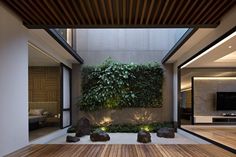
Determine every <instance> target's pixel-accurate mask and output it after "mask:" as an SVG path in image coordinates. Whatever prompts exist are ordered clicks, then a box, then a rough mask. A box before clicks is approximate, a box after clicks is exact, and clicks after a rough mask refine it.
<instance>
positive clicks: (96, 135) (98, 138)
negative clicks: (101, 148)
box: [90, 129, 110, 142]
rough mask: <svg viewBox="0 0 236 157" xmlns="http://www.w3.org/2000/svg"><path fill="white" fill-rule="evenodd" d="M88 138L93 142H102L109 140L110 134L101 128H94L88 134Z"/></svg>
mask: <svg viewBox="0 0 236 157" xmlns="http://www.w3.org/2000/svg"><path fill="white" fill-rule="evenodd" d="M90 140H91V141H93V142H104V141H109V140H110V136H109V135H108V134H107V133H106V132H105V131H102V130H101V129H96V130H95V131H94V132H93V133H91V134H90Z"/></svg>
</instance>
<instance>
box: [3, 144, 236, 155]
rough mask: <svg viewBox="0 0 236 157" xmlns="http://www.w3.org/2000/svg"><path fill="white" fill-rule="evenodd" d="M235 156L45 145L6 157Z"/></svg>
mask: <svg viewBox="0 0 236 157" xmlns="http://www.w3.org/2000/svg"><path fill="white" fill-rule="evenodd" d="M19 156H22V157H23V156H25V157H26V156H30V157H36V156H43V157H63V156H66V157H72V156H73V157H183V156H184V157H235V154H233V153H231V152H228V151H226V150H224V149H222V148H219V147H217V146H214V145H212V144H183V145H174V144H170V145H155V144H139V145H125V144H124V145H104V144H93V145H92V144H87V145H81V144H80V145H79V144H76V145H75V144H74V145H72V144H67V145H65V144H45V145H30V146H28V147H25V148H23V149H21V150H19V151H16V152H14V153H12V154H10V155H8V157H19Z"/></svg>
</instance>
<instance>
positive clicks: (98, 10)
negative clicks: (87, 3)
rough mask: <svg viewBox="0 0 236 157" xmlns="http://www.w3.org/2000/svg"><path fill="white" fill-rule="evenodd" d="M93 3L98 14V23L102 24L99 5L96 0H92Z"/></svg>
mask: <svg viewBox="0 0 236 157" xmlns="http://www.w3.org/2000/svg"><path fill="white" fill-rule="evenodd" d="M94 5H95V9H96V12H97V14H98V18H99V21H100V24H101V25H102V24H103V22H102V16H101V12H100V9H99V6H98V1H96V0H94Z"/></svg>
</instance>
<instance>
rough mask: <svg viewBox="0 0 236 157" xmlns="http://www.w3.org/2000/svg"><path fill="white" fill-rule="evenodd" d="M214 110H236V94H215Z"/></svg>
mask: <svg viewBox="0 0 236 157" xmlns="http://www.w3.org/2000/svg"><path fill="white" fill-rule="evenodd" d="M216 110H223V111H226V110H236V92H217V105H216Z"/></svg>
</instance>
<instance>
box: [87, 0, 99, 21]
mask: <svg viewBox="0 0 236 157" xmlns="http://www.w3.org/2000/svg"><path fill="white" fill-rule="evenodd" d="M86 2H87V5H88V8H89V12H90V15H91V16H92V19H93V22H94V24H95V25H97V21H96V17H95V15H94V12H93V9H92V6H91V2H90V0H86Z"/></svg>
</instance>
